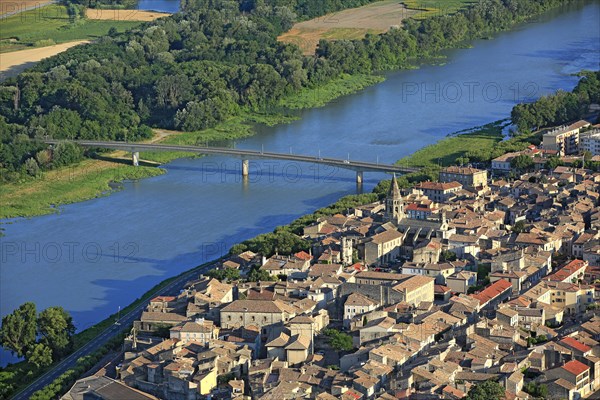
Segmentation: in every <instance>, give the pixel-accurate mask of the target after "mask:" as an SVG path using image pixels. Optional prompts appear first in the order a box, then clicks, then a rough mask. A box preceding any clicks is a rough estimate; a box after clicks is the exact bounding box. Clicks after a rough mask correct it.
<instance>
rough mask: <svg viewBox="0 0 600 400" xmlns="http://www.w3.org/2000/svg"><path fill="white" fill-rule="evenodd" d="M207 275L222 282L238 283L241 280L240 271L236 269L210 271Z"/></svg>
mask: <svg viewBox="0 0 600 400" xmlns="http://www.w3.org/2000/svg"><path fill="white" fill-rule="evenodd" d="M206 275H208V276H210V277H211V278H215V279H218V280H220V281H224V280H227V281H237V280H239V279H240V271H239V270H237V269H234V268H223V269H213V270H210V271H208V272H207V273H206Z"/></svg>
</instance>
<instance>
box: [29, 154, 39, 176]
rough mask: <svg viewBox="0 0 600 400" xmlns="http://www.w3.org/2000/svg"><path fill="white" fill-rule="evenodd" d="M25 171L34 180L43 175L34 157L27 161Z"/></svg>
mask: <svg viewBox="0 0 600 400" xmlns="http://www.w3.org/2000/svg"><path fill="white" fill-rule="evenodd" d="M25 170H26V171H27V174H29V175H31V176H33V177H34V178H37V177H38V176H40V173H41V170H40V167H39V165H38V163H37V161H35V158H33V157H30V158H28V159H27V160H26V161H25Z"/></svg>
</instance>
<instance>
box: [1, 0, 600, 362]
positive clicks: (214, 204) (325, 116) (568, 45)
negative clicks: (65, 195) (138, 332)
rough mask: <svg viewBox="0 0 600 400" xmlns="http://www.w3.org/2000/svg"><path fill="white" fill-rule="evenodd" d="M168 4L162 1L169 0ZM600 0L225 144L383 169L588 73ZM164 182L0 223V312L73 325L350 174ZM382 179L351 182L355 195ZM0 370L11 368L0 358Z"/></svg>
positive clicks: (173, 173)
mask: <svg viewBox="0 0 600 400" xmlns="http://www.w3.org/2000/svg"><path fill="white" fill-rule="evenodd" d="M171 1H172V0H165V2H169V3H170V2H171ZM599 27H600V3H599V2H597V1H596V2H581V3H580V4H578V5H576V6H572V7H570V8H568V9H563V10H561V11H560V12H558V11H557V12H553V13H551V14H548V15H545V16H543V17H541V18H539V20H538V21H535V22H532V23H528V24H524V25H521V26H519V27H518V28H517V29H515V30H513V31H511V32H506V33H501V34H498V35H497V36H496V37H495V38H494V39H493V40H482V41H476V42H474V43H472V44H473V47H472V48H469V49H459V50H453V51H449V52H447V56H448V58H447V60H446V63H445V64H444V65H439V66H422V67H421V68H420V69H416V70H409V71H400V72H394V73H389V74H387V75H386V78H387V79H386V81H385V82H383V83H381V84H378V85H375V86H373V87H369V88H367V89H365V90H363V91H361V92H360V93H357V94H355V95H351V96H346V97H343V98H340V99H338V100H336V101H334V102H332V103H330V104H328V105H327V106H325V107H322V108H318V109H312V110H306V111H303V112H301V113H300V115H301V119H300V120H298V121H295V122H293V123H291V124H287V125H279V126H275V127H264V126H259V127H257V134H256V135H255V136H253V137H250V138H247V139H244V140H239V141H237V143H235V145H236V146H237V147H239V148H252V149H260V148H264V149H265V150H268V151H280V152H288V151H292V152H294V153H296V154H314V155H315V156H317V155H318V154H319V152H320V153H321V155H322V156H332V157H344V158H345V157H349V158H350V159H355V160H365V161H375V160H379V161H380V162H390V163H391V162H394V161H396V160H398V159H400V158H402V157H403V156H405V155H408V154H410V153H412V152H414V151H415V150H418V149H420V148H422V147H424V146H426V145H428V144H431V143H434V142H436V141H437V140H439V139H440V138H442V137H444V136H446V135H447V134H450V133H452V132H456V131H459V130H462V129H468V128H471V127H474V126H478V125H482V124H485V123H488V122H492V121H495V120H498V119H504V118H507V117H508V116H509V115H510V110H511V108H512V107H513V105H514V104H516V103H518V102H522V101H529V100H532V99H535V98H538V97H540V96H542V95H545V94H549V93H551V92H554V91H555V90H557V89H564V90H571V89H572V88H573V87H574V85H575V84H576V82H577V79H578V78H577V77H575V76H573V75H572V74H574V73H576V72H578V71H580V70H582V69H598V67H599V65H600V32H599V29H600V28H599ZM163 168H165V170H166V172H167V173H166V174H164V175H162V176H158V177H155V178H151V179H146V180H142V181H138V182H125V183H124V184H123V189H122V190H121V191H118V192H116V193H113V194H111V195H110V196H107V197H102V198H98V199H94V200H90V201H86V202H82V203H77V204H72V205H67V206H61V207H59V212H58V213H57V214H52V215H47V216H41V217H36V218H31V219H14V220H4V221H2V222H3V225H2V226H3V227H4V228H5V234H6V236H5V237H3V238H1V239H0V314H1V315H6V314H7V313H9V312H11V311H12V310H13V309H14V308H16V307H18V306H19V305H20V304H22V303H23V302H26V301H33V302H35V303H36V304H37V306H38V308H39V309H43V308H45V307H48V306H52V305H60V306H63V307H64V308H65V309H67V310H68V311H70V312H71V313H72V315H73V317H74V321H75V324H76V326H77V328H78V329H84V328H86V327H88V326H90V325H91V324H93V323H95V322H98V321H100V320H102V319H103V318H105V317H106V316H108V315H110V314H112V313H114V312H116V311H117V309H118V307H123V306H126V305H127V304H129V303H130V302H131V301H133V300H134V299H136V298H137V297H139V296H140V295H141V294H143V293H144V292H145V291H146V290H148V289H149V288H150V287H152V286H153V285H155V284H156V283H158V282H160V281H162V280H164V279H165V278H167V277H170V276H173V275H176V274H178V273H180V272H182V271H185V270H186V269H189V268H190V267H192V266H195V265H198V264H200V263H203V262H205V261H208V260H211V259H214V258H216V257H218V256H220V255H222V254H224V253H226V252H227V250H228V249H229V247H230V246H231V245H233V244H235V243H238V242H240V241H242V240H244V239H247V238H250V237H252V236H255V235H256V234H259V233H263V232H268V231H271V230H272V229H273V228H275V227H276V226H278V225H282V224H286V223H289V222H290V221H292V220H293V219H294V218H296V217H298V216H300V215H302V214H306V213H309V212H312V211H314V210H315V209H316V208H319V207H322V206H325V205H327V204H329V203H331V202H333V201H335V200H336V199H338V198H339V197H340V196H342V195H346V194H351V193H356V191H357V190H359V189H360V188H357V186H356V183H355V181H354V174H353V173H352V172H350V171H344V170H334V169H331V168H325V167H320V168H317V167H316V166H314V165H310V164H303V163H283V162H268V161H263V162H255V163H252V164H251V176H250V179H249V181H248V182H243V181H242V180H241V178H240V173H239V170H240V162H239V160H235V159H229V158H224V157H212V156H211V157H204V158H196V159H189V158H187V159H179V160H176V161H173V162H171V163H169V164H167V165H165V166H164V167H163ZM383 177H385V175H383V174H369V173H366V174H365V183H364V185H363V187H362V190H364V191H370V190H371V189H372V188H373V186H374V185H375V184H376V183H377V182H378V181H379V180H380V179H382V178H383ZM0 356H1V358H2V359H1V360H0V365H5V364H6V363H7V362H10V361H12V360H13V358H12V357H11V356H10V355H8V353H5V352H4V353H0Z"/></svg>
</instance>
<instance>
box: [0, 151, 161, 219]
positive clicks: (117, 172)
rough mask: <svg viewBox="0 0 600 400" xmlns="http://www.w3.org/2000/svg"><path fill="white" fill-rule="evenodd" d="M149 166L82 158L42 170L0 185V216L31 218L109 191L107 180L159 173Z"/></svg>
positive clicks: (112, 180)
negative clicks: (38, 175)
mask: <svg viewBox="0 0 600 400" xmlns="http://www.w3.org/2000/svg"><path fill="white" fill-rule="evenodd" d="M163 172H164V171H163V170H161V169H158V168H153V167H143V166H140V167H134V166H132V165H125V164H118V163H114V162H109V161H100V160H84V161H82V162H80V163H78V164H75V165H72V166H69V167H65V168H61V169H57V170H52V171H48V172H46V173H44V175H43V176H42V177H41V178H38V179H35V180H33V179H32V180H29V181H26V182H21V183H10V184H3V185H1V186H0V219H2V218H13V217H32V216H36V215H43V214H50V213H52V212H56V211H57V208H55V207H56V206H59V205H63V204H70V203H75V202H78V201H84V200H89V199H93V198H95V197H99V196H102V195H105V194H108V193H110V192H111V190H112V189H111V187H110V182H121V181H123V180H127V179H142V178H147V177H151V176H156V175H160V174H162V173H163Z"/></svg>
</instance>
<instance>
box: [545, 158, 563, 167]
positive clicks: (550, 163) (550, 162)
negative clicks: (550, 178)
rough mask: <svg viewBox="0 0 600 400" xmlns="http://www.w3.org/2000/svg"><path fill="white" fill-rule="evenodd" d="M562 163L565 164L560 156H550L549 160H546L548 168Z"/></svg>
mask: <svg viewBox="0 0 600 400" xmlns="http://www.w3.org/2000/svg"><path fill="white" fill-rule="evenodd" d="M561 165H563V162H562V160H561V159H560V157H558V156H551V157H548V160H547V161H546V168H548V169H554V168H556V167H560V166H561Z"/></svg>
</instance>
